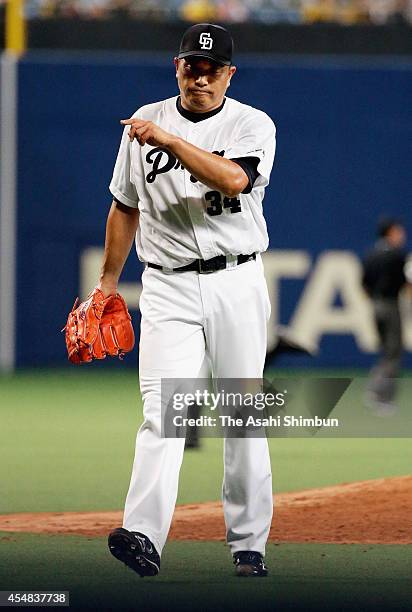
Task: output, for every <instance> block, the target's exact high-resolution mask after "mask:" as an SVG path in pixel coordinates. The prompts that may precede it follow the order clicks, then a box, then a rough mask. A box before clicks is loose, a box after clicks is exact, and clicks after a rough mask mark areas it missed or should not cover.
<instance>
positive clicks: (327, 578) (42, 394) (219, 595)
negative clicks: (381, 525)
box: [0, 367, 412, 612]
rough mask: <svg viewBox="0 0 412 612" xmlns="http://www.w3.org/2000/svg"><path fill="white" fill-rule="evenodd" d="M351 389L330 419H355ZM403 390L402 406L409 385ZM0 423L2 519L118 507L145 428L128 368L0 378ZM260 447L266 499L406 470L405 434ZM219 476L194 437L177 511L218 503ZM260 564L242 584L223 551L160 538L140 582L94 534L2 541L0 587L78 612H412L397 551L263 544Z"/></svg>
mask: <svg viewBox="0 0 412 612" xmlns="http://www.w3.org/2000/svg"><path fill="white" fill-rule="evenodd" d="M283 375H284V372H282V376H283ZM314 375H315V376H324V375H334V376H337V375H341V376H342V375H343V374H342V372H340V373H337V372H334V373H331V372H323V373H319V372H315V373H314ZM348 375H349V376H353V375H354V373H353V372H352V373H348ZM362 389H363V384H362V381H360V383H359V384H358V385H355V386H354V387H353V389H352V388H351V393H349V394H348V395H347V396H344V398H342V403H340V404H339V407H340V410H341V411H343V412H345V411H352V414H353V415H356V411H357V410H358V408H359V409H360V406H361V399H362V398H361V395H362ZM402 393H403V395H402V397H401V398H400V399H401V401H402V402H409V397H410V396H411V394H412V381H411V379H409V378H408V379H407V380H406V382H405V385H404V386H403V392H402ZM345 398H346V399H345ZM343 400H345V401H343ZM0 419H1V429H0V448H1V459H2V460H1V462H0V482H1V487H0V489H1V494H0V513H5V512H24V511H64V510H72V511H73V510H105V509H106V510H109V509H119V510H120V509H121V508H122V507H123V503H124V497H125V494H126V491H127V487H128V481H129V476H130V469H131V464H132V459H133V453H134V441H135V435H136V430H137V427H138V425H139V423H140V422H141V419H142V407H141V402H140V398H139V391H138V381H137V374H136V373H132V372H129V371H125V370H121V369H117V370H116V371H106V370H103V369H101V368H99V367H97V368H82V369H74V368H73V369H71V370H64V371H38V372H33V371H31V372H22V373H19V374H18V375H15V376H11V377H0ZM269 443H270V450H271V457H272V467H273V475H274V478H273V480H274V489H275V491H288V490H299V489H302V488H310V487H319V486H323V485H329V484H335V483H340V482H348V481H354V480H362V479H368V478H379V477H382V476H395V475H403V474H407V473H410V469H411V465H412V448H411V447H412V445H411V440H410V439H405V438H381V439H379V438H373V439H364V438H347V439H333V438H331V439H328V438H293V439H271V440H269ZM221 478H222V441H221V440H219V439H205V440H203V441H202V448H201V450H198V451H190V452H186V454H185V459H184V463H183V468H182V474H181V481H180V492H179V498H178V503H188V502H200V501H206V500H215V499H218V498H219V497H220V487H221ZM267 562H268V565H269V567H270V570H271V572H270V576H269V577H268V578H265V579H257V580H256V579H249V580H244V579H239V578H236V577H235V576H234V574H233V566H232V563H231V559H230V554H229V551H228V548H227V547H226V546H225V545H223V544H222V543H217V542H168V544H167V546H166V548H165V550H164V554H163V556H162V571H161V574H160V575H159V576H158V577H156V578H154V579H144V580H142V579H140V578H139V577H138V576H137V575H135V574H134V573H133V572H131V571H130V570H128V569H127V568H125V567H124V566H123V565H122V564H120V563H119V562H117V561H116V560H115V559H113V558H112V557H111V555H110V554H109V552H108V550H107V545H106V541H105V539H104V538H86V537H80V536H68V535H67V536H49V535H33V534H14V533H0V590H11V589H19V590H68V591H70V596H71V607H70V609H74V610H79V611H80V610H99V611H102V612H105V611H111V610H113V611H117V610H118V611H122V612H125V611H129V610H130V611H132V610H138V611H139V612H140V611H143V612H146V611H152V610H153V611H155V612H158V611H159V612H160V611H163V610H164V611H166V610H167V611H168V612H173V611H174V610H182V611H191V610H196V611H197V610H200V611H202V610H204V611H209V610H210V611H212V610H225V611H236V612H237V611H241V610H247V611H249V610H251V611H253V612H262V611H266V610H276V611H279V612H284V611H289V610H290V611H291V610H299V611H302V612H303V611H305V612H312V611H315V610H316V611H317V612H319V611H323V610H325V611H328V612H329V611H332V610H333V611H342V612H343V611H346V612H349V611H351V612H352V611H353V612H355V611H358V610H362V611H368V612H372V611H373V612H377V611H379V612H384V611H385V612H386V611H388V612H391V611H399V612H401V611H406V610H410V609H411V608H410V601H411V600H412V591H411V580H410V576H411V574H412V567H411V565H412V563H411V554H410V547H408V546H383V545H379V546H368V545H366V546H358V545H356V546H355V545H320V544H299V545H296V544H281V545H276V544H270V545H269V546H268V549H267Z"/></svg>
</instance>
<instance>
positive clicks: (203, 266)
mask: <svg viewBox="0 0 412 612" xmlns="http://www.w3.org/2000/svg"><path fill="white" fill-rule="evenodd" d="M253 259H256V253H251V254H250V255H238V256H237V265H238V266H239V265H240V264H242V263H246V262H247V261H252V260H253ZM147 267H148V268H155V269H156V270H163V271H165V272H166V271H167V272H199V274H210V273H211V272H217V271H218V270H224V269H225V268H227V267H228V266H227V259H226V255H218V256H217V257H212V259H195V261H192V263H190V264H187V266H182V267H181V268H166V267H165V266H159V265H158V264H154V263H148V264H147Z"/></svg>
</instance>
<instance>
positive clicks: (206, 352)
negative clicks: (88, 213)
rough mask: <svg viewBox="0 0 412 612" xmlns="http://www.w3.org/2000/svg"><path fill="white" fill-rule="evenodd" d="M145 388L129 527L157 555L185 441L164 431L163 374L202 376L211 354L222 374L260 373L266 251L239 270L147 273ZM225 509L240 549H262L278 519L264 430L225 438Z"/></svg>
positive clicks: (266, 309)
mask: <svg viewBox="0 0 412 612" xmlns="http://www.w3.org/2000/svg"><path fill="white" fill-rule="evenodd" d="M142 282H143V292H142V295H141V298H140V309H141V313H142V323H141V336H140V357H139V373H140V389H141V393H142V398H143V413H144V422H143V424H142V426H141V427H140V429H139V431H138V433H137V439H136V452H135V458H134V463H133V471H132V476H131V482H130V487H129V492H128V494H127V499H126V505H125V512H124V521H123V526H124V527H125V528H126V529H128V530H129V531H140V532H142V533H144V534H145V535H147V536H148V537H149V538H150V540H151V541H152V542H153V544H154V545H155V547H156V549H157V551H158V553H159V554H161V552H162V549H163V546H164V544H165V542H166V538H167V535H168V532H169V528H170V524H171V520H172V516H173V511H174V508H175V504H176V497H177V490H178V478H179V470H180V466H181V463H182V459H183V451H184V444H185V440H184V439H174V438H162V437H161V401H160V393H161V379H162V377H164V378H196V377H198V376H204V373H203V374H202V373H201V369H202V364H204V362H205V356H208V357H209V359H210V364H211V368H212V375H213V376H214V377H216V378H261V377H262V375H263V367H264V360H265V355H266V325H267V321H268V319H269V315H270V302H269V298H268V291H267V286H266V281H265V278H264V275H263V264H262V261H261V258H260V256H259V255H258V256H257V259H256V261H254V260H252V261H249V262H246V263H244V264H241V265H239V266H236V267H234V268H230V269H226V270H221V271H218V272H213V273H211V274H198V273H197V272H178V273H164V272H162V271H161V270H156V269H153V268H146V269H145V271H144V272H143V275H142ZM222 497H223V509H224V517H225V523H226V531H227V542H228V544H229V546H230V548H231V552H232V553H234V552H236V551H240V550H254V551H257V552H260V553H262V554H264V553H265V544H266V541H267V538H268V535H269V528H270V525H271V520H272V511H273V500H272V477H271V468H270V457H269V450H268V444H267V440H266V438H251V439H247V438H244V439H236V438H227V439H225V440H224V482H223V491H222Z"/></svg>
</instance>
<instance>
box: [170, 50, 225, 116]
mask: <svg viewBox="0 0 412 612" xmlns="http://www.w3.org/2000/svg"><path fill="white" fill-rule="evenodd" d="M175 66H176V78H177V83H178V85H179V90H180V98H181V101H182V105H183V108H185V109H186V110H189V111H192V112H194V113H206V112H208V111H210V110H213V109H215V108H218V106H220V105H221V104H222V102H223V98H224V95H225V93H226V90H227V88H228V87H229V85H230V79H231V78H232V76H233V75H234V73H235V72H236V67H235V66H220V65H219V64H216V63H215V62H212V61H209V60H208V59H205V58H200V57H190V58H187V59H177V58H175Z"/></svg>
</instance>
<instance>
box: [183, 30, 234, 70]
mask: <svg viewBox="0 0 412 612" xmlns="http://www.w3.org/2000/svg"><path fill="white" fill-rule="evenodd" d="M232 55H233V39H232V37H231V35H230V34H229V32H228V31H227V30H226V29H225V28H222V26H218V25H215V24H213V23H197V24H196V25H193V26H191V27H190V28H189V29H188V30H186V32H185V33H184V34H183V38H182V42H181V43H180V49H179V55H178V56H177V57H178V58H179V59H182V58H185V57H191V56H198V57H206V58H208V59H210V60H213V61H214V62H216V63H217V64H220V65H221V66H230V64H231V63H232Z"/></svg>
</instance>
